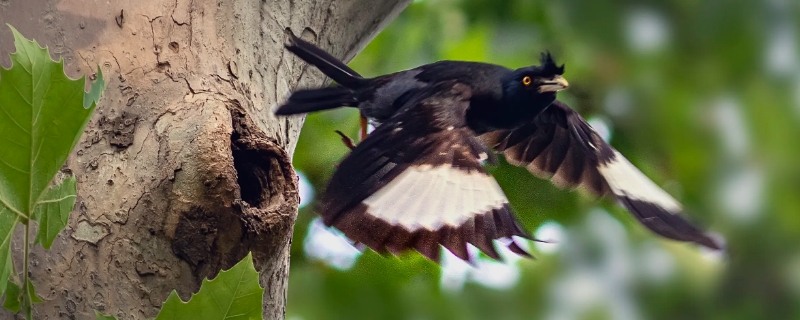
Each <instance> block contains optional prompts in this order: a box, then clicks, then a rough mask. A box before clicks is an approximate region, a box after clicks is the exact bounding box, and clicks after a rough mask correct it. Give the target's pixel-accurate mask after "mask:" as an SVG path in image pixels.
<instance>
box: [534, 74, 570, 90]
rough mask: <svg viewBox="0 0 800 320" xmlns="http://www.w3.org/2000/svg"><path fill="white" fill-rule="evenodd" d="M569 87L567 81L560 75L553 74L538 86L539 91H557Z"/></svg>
mask: <svg viewBox="0 0 800 320" xmlns="http://www.w3.org/2000/svg"><path fill="white" fill-rule="evenodd" d="M566 88H569V82H567V79H564V77H562V76H555V77H553V79H550V80H547V81H545V82H544V83H543V84H542V85H540V86H539V92H558V91H561V90H564V89H566Z"/></svg>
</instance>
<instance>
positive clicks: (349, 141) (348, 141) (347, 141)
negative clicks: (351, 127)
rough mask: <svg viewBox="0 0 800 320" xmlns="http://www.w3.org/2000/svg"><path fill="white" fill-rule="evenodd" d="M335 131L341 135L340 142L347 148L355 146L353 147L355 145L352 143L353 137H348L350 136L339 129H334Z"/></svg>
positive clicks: (351, 148)
mask: <svg viewBox="0 0 800 320" xmlns="http://www.w3.org/2000/svg"><path fill="white" fill-rule="evenodd" d="M335 132H336V133H337V134H338V135H339V136H340V137H342V142H343V143H344V145H345V146H347V147H348V148H350V150H353V148H355V147H356V145H355V144H354V143H353V139H350V137H348V136H347V135H345V134H344V133H343V132H341V131H339V130H336V131H335Z"/></svg>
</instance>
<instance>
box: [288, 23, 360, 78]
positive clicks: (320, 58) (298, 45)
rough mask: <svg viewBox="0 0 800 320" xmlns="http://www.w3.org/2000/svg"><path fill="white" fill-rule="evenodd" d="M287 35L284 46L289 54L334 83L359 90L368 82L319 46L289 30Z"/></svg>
mask: <svg viewBox="0 0 800 320" xmlns="http://www.w3.org/2000/svg"><path fill="white" fill-rule="evenodd" d="M286 35H287V36H288V39H287V42H286V44H285V45H284V46H285V47H286V49H287V50H289V52H291V53H294V54H295V55H296V56H298V57H300V59H303V60H304V61H305V62H308V63H310V64H311V65H313V66H315V67H317V69H319V70H320V71H322V73H324V74H325V75H326V76H328V77H330V78H331V79H333V81H336V83H338V84H340V85H342V86H345V87H348V88H351V89H358V88H360V87H361V86H363V85H364V84H365V82H366V80H365V79H364V78H362V77H361V75H360V74H358V72H355V71H354V70H353V69H350V67H348V66H347V65H345V64H344V63H343V62H341V61H339V59H336V58H334V57H333V56H332V55H330V54H329V53H327V52H325V51H324V50H322V49H320V48H318V47H317V46H315V45H313V44H311V43H309V42H306V41H304V40H303V39H300V38H298V37H296V36H295V35H294V34H292V32H291V31H289V30H286Z"/></svg>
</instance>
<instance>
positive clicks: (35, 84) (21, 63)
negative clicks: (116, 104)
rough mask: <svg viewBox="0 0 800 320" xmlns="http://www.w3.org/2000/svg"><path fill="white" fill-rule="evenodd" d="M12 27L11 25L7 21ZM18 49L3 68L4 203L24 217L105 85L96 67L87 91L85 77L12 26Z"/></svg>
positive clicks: (0, 197) (0, 180)
mask: <svg viewBox="0 0 800 320" xmlns="http://www.w3.org/2000/svg"><path fill="white" fill-rule="evenodd" d="M9 27H10V26H9ZM11 31H12V33H13V34H14V44H15V45H16V49H17V51H16V52H15V53H13V54H11V61H12V66H11V68H10V69H5V68H0V145H2V146H3V147H2V148H0V204H2V205H3V206H5V207H6V208H8V209H9V210H10V211H11V212H13V213H14V214H16V215H19V216H22V217H23V219H24V220H23V222H25V223H27V221H26V219H27V218H28V216H29V215H30V213H31V212H32V210H33V206H34V205H35V204H36V202H37V200H38V199H39V197H40V196H41V195H42V193H43V192H44V191H45V188H47V186H48V185H49V184H50V181H51V180H52V179H53V176H55V174H56V172H58V170H59V168H60V167H61V165H62V164H64V161H66V159H67V156H69V153H70V151H71V150H72V148H73V147H74V146H75V145H76V144H77V142H78V139H79V138H80V136H81V133H82V132H83V128H84V127H85V126H86V123H87V122H88V121H89V118H90V116H91V115H92V112H93V111H94V109H95V107H96V105H97V100H98V99H99V97H100V94H101V92H102V90H103V88H104V87H105V82H104V81H103V76H102V74H101V73H100V71H99V69H98V78H97V82H96V83H94V84H93V85H92V91H91V92H89V93H88V94H87V93H85V92H84V91H83V87H84V83H85V80H84V78H83V77H81V78H80V79H77V80H72V79H69V78H68V77H67V76H66V75H65V74H64V62H63V60H59V61H58V62H56V61H53V60H52V59H51V58H50V54H49V52H48V50H47V49H45V48H42V47H41V46H39V44H38V43H36V42H35V41H31V40H28V39H25V38H24V37H23V36H22V35H21V34H20V33H19V32H17V30H15V29H14V28H13V27H11Z"/></svg>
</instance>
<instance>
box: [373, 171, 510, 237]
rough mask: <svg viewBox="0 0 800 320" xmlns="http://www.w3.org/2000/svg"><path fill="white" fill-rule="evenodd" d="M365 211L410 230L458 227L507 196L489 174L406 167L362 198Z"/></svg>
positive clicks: (487, 210)
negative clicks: (379, 187)
mask: <svg viewBox="0 0 800 320" xmlns="http://www.w3.org/2000/svg"><path fill="white" fill-rule="evenodd" d="M363 203H364V204H365V205H367V206H368V207H369V209H368V210H367V213H368V214H369V215H372V216H374V217H376V218H378V219H381V220H383V221H386V222H387V223H389V224H392V225H399V226H402V227H403V228H405V229H406V230H408V231H410V232H414V231H416V230H419V229H427V230H438V229H440V228H442V227H444V226H452V227H458V226H460V225H462V224H463V223H464V222H466V221H467V220H469V219H470V218H472V217H474V216H476V215H479V214H483V213H486V212H489V211H492V210H494V209H499V208H502V207H503V205H505V204H507V203H508V199H506V196H505V195H504V194H503V190H502V189H500V185H498V184H497V181H495V180H494V178H493V177H492V176H490V175H487V174H485V173H481V172H478V171H473V172H467V171H464V170H461V169H457V168H453V167H452V166H450V165H441V166H437V167H433V166H430V165H423V166H416V167H410V168H408V169H406V170H405V171H403V173H401V174H400V175H399V176H397V177H396V178H395V179H394V180H392V181H391V182H390V183H389V184H387V185H386V186H384V187H383V188H381V189H380V190H378V191H377V192H375V193H374V194H372V195H371V196H370V197H369V198H367V199H365V200H364V201H363Z"/></svg>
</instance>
